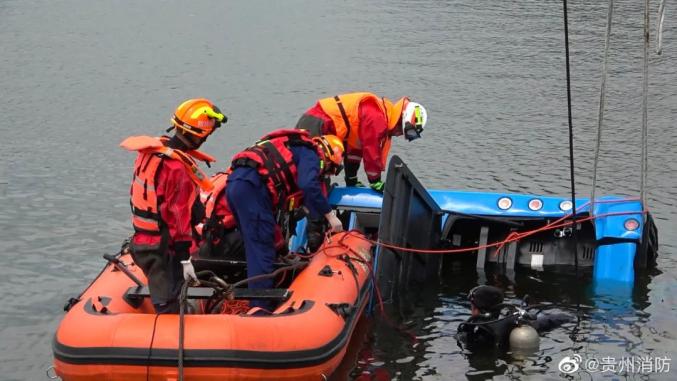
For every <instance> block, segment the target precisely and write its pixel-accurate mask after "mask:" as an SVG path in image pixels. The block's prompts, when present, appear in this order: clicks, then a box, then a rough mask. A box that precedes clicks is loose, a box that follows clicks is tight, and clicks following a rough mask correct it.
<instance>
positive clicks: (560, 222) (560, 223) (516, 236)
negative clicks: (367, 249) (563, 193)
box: [344, 199, 647, 254]
mask: <svg viewBox="0 0 677 381" xmlns="http://www.w3.org/2000/svg"><path fill="white" fill-rule="evenodd" d="M628 200H631V199H623V200H604V201H600V203H609V202H622V201H628ZM596 203H597V202H596ZM588 204H589V202H587V203H585V204H583V205H581V206H580V207H578V208H576V209H577V210H578V211H580V210H581V209H582V208H584V207H585V206H587V205H588ZM646 213H647V211H639V212H635V211H633V212H610V213H603V214H597V215H594V216H588V217H585V218H579V219H577V220H573V221H572V220H567V219H568V218H569V217H571V216H572V215H573V213H569V214H566V215H564V216H563V217H561V218H558V219H557V220H555V221H553V222H550V223H548V224H546V225H544V226H541V227H539V228H536V229H533V230H529V231H525V232H512V233H510V234H508V236H507V237H506V238H505V239H504V240H501V241H496V242H492V243H488V244H485V245H478V246H473V247H462V248H458V249H415V248H410V247H402V246H397V245H393V244H389V243H385V242H380V241H374V240H371V239H369V238H367V237H364V236H363V235H362V234H361V233H360V232H359V231H356V230H351V231H349V232H347V234H346V235H345V236H344V238H345V237H348V236H351V237H357V238H359V239H361V240H364V241H367V242H369V243H371V244H372V245H376V246H381V247H385V248H388V249H393V250H400V251H405V252H410V253H419V254H458V253H467V252H472V251H477V250H480V249H486V248H491V247H497V248H498V250H500V249H501V248H502V247H503V246H505V244H507V243H510V242H515V241H519V240H520V239H522V238H525V237H529V236H531V235H534V234H537V233H540V232H543V231H547V230H553V229H558V228H562V227H568V226H572V225H574V224H575V223H580V222H586V221H590V220H594V219H597V218H602V217H610V216H625V215H631V214H646ZM564 220H567V221H564Z"/></svg>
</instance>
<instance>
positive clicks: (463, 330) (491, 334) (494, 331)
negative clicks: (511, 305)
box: [456, 313, 572, 350]
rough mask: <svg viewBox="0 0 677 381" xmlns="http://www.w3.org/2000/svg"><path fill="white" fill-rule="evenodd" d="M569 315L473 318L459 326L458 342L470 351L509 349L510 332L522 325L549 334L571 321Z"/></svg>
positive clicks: (513, 315)
mask: <svg viewBox="0 0 677 381" xmlns="http://www.w3.org/2000/svg"><path fill="white" fill-rule="evenodd" d="M571 319H572V317H571V316H570V315H567V314H563V313H557V314H544V313H541V314H538V315H537V316H536V317H535V318H534V317H533V316H527V317H523V318H520V317H519V316H518V315H517V314H511V315H508V316H500V317H483V316H479V317H471V318H469V319H468V320H466V321H465V322H463V323H461V324H460V325H459V326H458V330H457V336H456V338H457V340H458V341H459V343H460V344H462V345H463V346H464V347H466V348H468V349H471V350H472V349H478V348H489V347H496V346H497V347H499V348H507V347H508V339H509V338H510V331H512V329H513V328H515V327H517V326H518V325H519V324H520V323H522V324H529V325H531V326H532V327H534V328H535V329H536V331H537V332H538V333H542V332H547V331H550V330H552V329H554V328H557V327H559V326H560V325H562V324H564V323H566V322H568V321H570V320H571Z"/></svg>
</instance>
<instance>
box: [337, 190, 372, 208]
mask: <svg viewBox="0 0 677 381" xmlns="http://www.w3.org/2000/svg"><path fill="white" fill-rule="evenodd" d="M329 203H330V204H331V205H333V206H335V207H338V208H341V207H345V208H348V209H350V208H360V209H362V208H364V209H379V210H380V209H381V204H382V203H383V196H381V194H380V193H378V192H375V191H373V190H371V189H370V188H358V187H336V188H334V189H332V191H331V193H330V194H329Z"/></svg>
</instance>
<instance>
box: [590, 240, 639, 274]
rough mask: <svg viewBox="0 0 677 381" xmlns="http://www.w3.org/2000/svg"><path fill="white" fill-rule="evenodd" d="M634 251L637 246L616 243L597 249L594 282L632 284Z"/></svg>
mask: <svg viewBox="0 0 677 381" xmlns="http://www.w3.org/2000/svg"><path fill="white" fill-rule="evenodd" d="M636 251H637V244H635V243H617V244H615V245H604V246H600V247H598V248H597V255H596V256H595V267H594V272H593V278H594V279H595V280H596V281H600V280H615V281H619V282H633V281H634V280H635V270H634V262H635V252H636Z"/></svg>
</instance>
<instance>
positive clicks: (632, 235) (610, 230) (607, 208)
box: [595, 197, 644, 240]
mask: <svg viewBox="0 0 677 381" xmlns="http://www.w3.org/2000/svg"><path fill="white" fill-rule="evenodd" d="M614 199H618V197H602V198H600V199H599V201H601V202H599V203H597V202H596V203H595V215H596V216H602V215H605V214H608V213H627V212H637V214H630V215H619V216H607V217H600V218H598V219H596V220H595V234H596V236H597V239H601V238H604V237H617V238H627V239H636V240H640V239H641V238H642V229H643V226H644V215H643V214H641V212H642V204H641V203H640V202H639V201H624V202H613V203H609V202H604V201H608V200H614ZM629 218H634V219H635V220H637V222H639V228H638V229H637V230H634V231H628V230H625V227H624V223H625V221H626V220H627V219H629Z"/></svg>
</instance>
